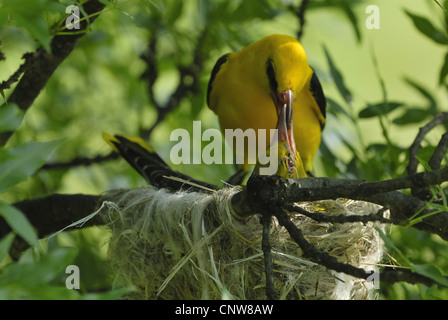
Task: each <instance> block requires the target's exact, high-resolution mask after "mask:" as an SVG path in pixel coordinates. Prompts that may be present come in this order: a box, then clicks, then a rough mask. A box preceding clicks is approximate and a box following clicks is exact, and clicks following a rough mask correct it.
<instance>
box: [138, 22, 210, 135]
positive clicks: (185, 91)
mask: <svg viewBox="0 0 448 320" xmlns="http://www.w3.org/2000/svg"><path fill="white" fill-rule="evenodd" d="M207 31H208V30H207V29H206V28H205V29H204V30H203V31H202V32H201V34H200V35H199V38H198V43H197V45H196V48H195V51H194V54H193V62H192V64H191V65H190V66H188V67H183V66H178V70H179V78H180V82H179V85H178V86H177V88H176V90H175V91H174V92H173V93H172V94H171V96H170V97H169V99H168V101H167V102H166V103H165V104H164V105H160V104H158V103H157V101H156V100H155V98H154V91H153V85H154V83H155V80H156V79H157V76H158V73H157V67H156V61H155V56H156V51H155V50H156V39H154V37H153V38H152V39H151V41H150V43H149V50H148V53H147V54H146V55H145V56H144V61H145V62H146V63H147V71H145V73H144V75H143V78H144V79H146V80H147V81H148V91H149V94H150V97H151V101H152V103H153V104H154V107H155V108H156V110H157V119H156V121H155V122H154V123H153V125H152V126H151V127H150V128H149V129H147V130H143V131H142V133H141V137H142V138H143V139H145V140H147V139H148V138H149V136H150V135H151V133H152V131H153V130H154V129H155V128H156V127H157V126H158V125H159V124H160V123H161V122H162V121H163V120H164V119H165V117H166V116H167V115H168V114H169V113H170V112H172V111H173V110H174V109H176V108H177V107H178V106H179V105H180V102H181V101H182V100H183V99H184V98H185V97H187V96H188V95H189V94H190V93H193V94H195V93H197V92H198V91H199V81H200V80H199V76H200V73H201V71H202V68H203V53H202V49H203V46H204V42H205V38H206V36H207Z"/></svg>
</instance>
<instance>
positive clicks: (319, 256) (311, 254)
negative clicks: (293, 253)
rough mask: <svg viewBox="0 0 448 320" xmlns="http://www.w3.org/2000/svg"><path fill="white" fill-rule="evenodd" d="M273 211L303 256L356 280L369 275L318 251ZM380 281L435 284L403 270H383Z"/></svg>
mask: <svg viewBox="0 0 448 320" xmlns="http://www.w3.org/2000/svg"><path fill="white" fill-rule="evenodd" d="M271 209H272V210H273V211H274V216H275V217H276V218H277V220H278V222H279V223H280V225H282V226H284V227H285V228H286V230H288V233H289V235H290V236H291V238H292V239H293V240H294V241H295V242H296V243H297V244H298V245H299V246H300V248H301V249H302V250H303V254H304V256H307V257H308V258H310V259H311V260H312V261H314V262H316V263H318V264H320V265H323V266H325V267H326V268H328V269H331V270H334V271H336V272H343V273H345V274H348V275H351V276H354V277H356V278H361V279H367V278H368V277H369V276H370V275H371V273H369V272H367V271H366V270H364V269H361V268H357V267H355V266H352V265H350V264H345V263H342V262H339V261H338V260H337V259H336V258H335V257H333V256H331V255H329V254H328V253H326V252H322V251H320V250H318V249H317V248H316V247H315V246H314V245H313V244H311V243H310V242H308V241H307V240H306V238H305V237H304V236H303V234H302V231H301V230H300V229H298V228H297V227H296V225H295V224H294V223H293V222H292V221H291V220H290V218H289V217H288V215H287V214H286V213H285V212H284V211H283V210H281V209H279V208H278V207H272V208H271ZM381 280H382V281H386V282H389V283H395V282H400V281H406V282H409V283H423V284H426V285H428V286H431V285H433V284H435V281H433V280H432V279H429V278H427V277H424V276H422V275H419V274H416V273H414V272H410V271H403V270H385V271H383V272H381Z"/></svg>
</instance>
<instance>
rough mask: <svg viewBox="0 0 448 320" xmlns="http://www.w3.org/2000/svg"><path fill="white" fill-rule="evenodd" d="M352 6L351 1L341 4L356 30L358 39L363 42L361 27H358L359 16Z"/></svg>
mask: <svg viewBox="0 0 448 320" xmlns="http://www.w3.org/2000/svg"><path fill="white" fill-rule="evenodd" d="M351 6H352V4H351V3H350V4H348V3H347V4H342V5H341V7H342V10H343V11H344V13H345V14H346V16H347V18H348V20H349V21H350V23H351V24H352V27H353V31H355V35H356V40H357V41H358V42H361V31H360V30H359V27H358V18H357V16H356V14H355V13H354V12H353V10H352V9H351Z"/></svg>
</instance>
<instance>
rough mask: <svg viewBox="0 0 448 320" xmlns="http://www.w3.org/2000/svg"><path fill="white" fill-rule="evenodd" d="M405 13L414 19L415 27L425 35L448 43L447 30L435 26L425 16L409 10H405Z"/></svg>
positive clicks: (439, 41) (441, 42)
mask: <svg viewBox="0 0 448 320" xmlns="http://www.w3.org/2000/svg"><path fill="white" fill-rule="evenodd" d="M405 13H406V14H407V15H408V16H409V17H410V18H411V19H412V22H413V23H414V25H415V27H416V28H417V29H418V30H419V31H420V32H421V33H423V34H424V35H425V36H427V37H428V38H430V39H431V40H433V41H435V42H437V43H439V44H445V45H446V44H448V38H447V35H446V34H445V32H443V31H441V30H439V29H437V28H436V27H434V25H433V24H432V23H431V21H429V20H428V19H426V18H425V17H422V16H418V15H415V14H413V13H410V12H409V11H405Z"/></svg>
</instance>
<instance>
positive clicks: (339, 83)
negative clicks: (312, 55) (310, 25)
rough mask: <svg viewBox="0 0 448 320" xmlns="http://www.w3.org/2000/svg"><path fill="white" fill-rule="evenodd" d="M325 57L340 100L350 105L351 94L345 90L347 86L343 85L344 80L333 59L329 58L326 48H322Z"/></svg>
mask: <svg viewBox="0 0 448 320" xmlns="http://www.w3.org/2000/svg"><path fill="white" fill-rule="evenodd" d="M324 51H325V56H326V57H327V61H328V66H329V67H330V73H331V75H332V77H333V80H334V82H335V84H336V88H337V89H338V91H339V93H340V94H341V96H342V98H343V99H344V100H345V102H347V104H351V101H352V94H351V92H350V90H349V89H348V88H347V86H346V85H345V83H344V78H343V76H342V74H341V72H340V71H339V69H338V68H337V67H336V65H335V64H334V62H333V59H332V58H331V56H330V53H329V52H328V50H327V48H326V47H325V46H324Z"/></svg>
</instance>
